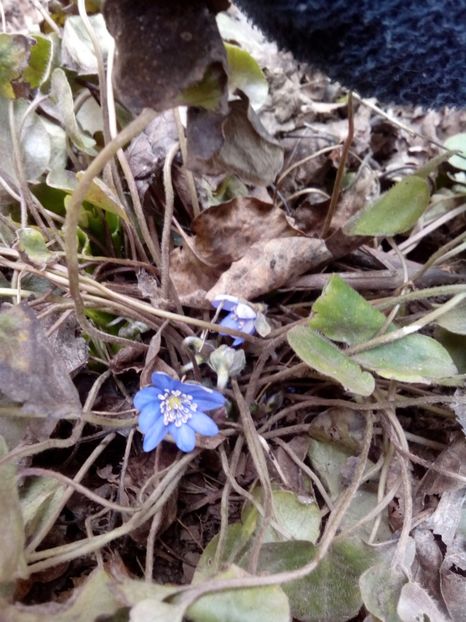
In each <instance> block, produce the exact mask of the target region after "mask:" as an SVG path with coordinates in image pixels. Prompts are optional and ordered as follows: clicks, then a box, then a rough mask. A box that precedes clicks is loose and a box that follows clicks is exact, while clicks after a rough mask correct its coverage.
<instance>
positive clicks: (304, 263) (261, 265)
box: [207, 237, 330, 300]
mask: <svg viewBox="0 0 466 622" xmlns="http://www.w3.org/2000/svg"><path fill="white" fill-rule="evenodd" d="M329 258H330V253H329V252H328V250H327V248H326V246H325V244H324V242H322V241H321V240H317V239H312V238H304V237H288V238H278V239H275V240H269V241H268V242H265V243H261V242H258V243H256V244H254V245H253V246H251V248H250V249H249V251H248V252H247V253H246V254H245V255H244V256H243V257H242V258H241V259H240V260H238V261H235V262H234V263H233V264H232V265H231V266H230V268H229V269H228V270H227V271H226V272H224V273H223V274H222V276H221V277H220V278H219V280H218V281H217V283H216V284H215V286H214V287H213V288H212V289H211V290H209V292H208V293H207V298H208V300H213V299H214V298H215V297H216V296H219V295H221V294H229V295H230V296H238V297H240V298H245V299H247V300H253V299H254V298H257V297H258V296H261V295H262V294H266V293H268V292H270V291H272V290H274V289H277V288H279V287H282V286H283V285H286V283H288V282H289V281H290V280H291V279H293V278H295V277H296V276H298V275H300V274H303V273H304V272H307V271H308V270H311V269H313V268H314V269H315V268H316V267H317V266H319V265H320V264H322V263H323V262H325V261H327V260H328V259H329Z"/></svg>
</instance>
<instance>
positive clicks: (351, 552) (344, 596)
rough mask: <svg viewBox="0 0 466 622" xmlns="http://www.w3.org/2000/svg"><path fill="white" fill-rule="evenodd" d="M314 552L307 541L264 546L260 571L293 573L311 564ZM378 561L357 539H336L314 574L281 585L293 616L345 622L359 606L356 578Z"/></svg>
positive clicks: (309, 621)
mask: <svg viewBox="0 0 466 622" xmlns="http://www.w3.org/2000/svg"><path fill="white" fill-rule="evenodd" d="M315 552H316V547H315V546H314V545H313V544H311V543H310V542H297V541H296V542H280V543H273V544H265V545H264V546H263V547H262V550H261V556H260V562H259V564H260V569H261V570H262V571H263V572H267V573H277V572H282V571H286V570H295V569H297V568H301V567H302V566H304V565H305V564H307V563H308V562H309V561H311V560H312V559H313V557H314V555H315ZM377 560H378V555H377V553H375V551H374V549H371V548H370V547H369V546H367V545H365V544H364V543H363V542H361V541H360V540H359V539H358V538H347V539H345V540H341V539H339V540H336V541H335V543H334V544H333V545H332V547H331V549H330V550H329V552H328V553H327V555H326V556H325V557H324V559H323V560H322V561H321V562H320V564H319V565H318V566H317V568H316V569H315V570H314V571H313V572H311V573H310V574H309V575H307V576H306V577H305V578H304V579H299V580H297V581H292V582H290V583H285V584H283V586H282V587H283V591H284V592H285V594H287V596H288V598H289V601H290V607H291V613H292V615H293V617H295V618H297V619H298V620H300V621H302V622H347V620H350V619H351V618H353V617H354V616H356V615H357V613H358V611H359V609H360V608H361V606H362V597H361V592H360V589H359V577H360V576H361V574H362V573H363V572H365V571H366V570H367V568H369V567H370V566H372V565H373V564H374V563H375V562H376V561H377ZM266 619H267V618H264V620H266Z"/></svg>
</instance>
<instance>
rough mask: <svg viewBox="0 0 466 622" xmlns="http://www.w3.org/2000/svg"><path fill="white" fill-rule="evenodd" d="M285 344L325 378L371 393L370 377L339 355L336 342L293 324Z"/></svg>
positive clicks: (371, 378)
mask: <svg viewBox="0 0 466 622" xmlns="http://www.w3.org/2000/svg"><path fill="white" fill-rule="evenodd" d="M287 338H288V343H289V344H290V346H291V348H292V349H293V350H294V352H295V353H296V354H297V355H298V356H299V358H300V359H301V360H302V361H304V362H305V363H307V364H308V365H309V366H310V367H312V368H313V369H315V370H317V371H318V372H319V373H321V374H323V375H324V376H328V377H329V378H333V379H334V380H337V382H339V383H340V384H341V385H343V387H344V388H345V389H346V390H347V391H350V392H351V393H355V394H356V395H364V396H367V395H371V394H372V392H373V391H374V388H375V381H374V378H373V377H372V376H371V374H369V373H368V372H365V371H362V369H361V368H360V367H359V365H358V364H357V363H356V362H355V361H353V360H352V359H350V358H349V357H348V356H346V355H345V354H343V352H341V351H340V350H339V349H338V348H337V346H336V345H334V344H333V343H332V342H331V341H328V340H327V339H326V338H325V337H323V336H322V335H320V334H319V333H318V332H316V331H314V330H312V329H311V328H307V327H306V326H295V327H294V328H292V329H291V330H290V331H289V332H288V335H287Z"/></svg>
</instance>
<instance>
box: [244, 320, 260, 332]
mask: <svg viewBox="0 0 466 622" xmlns="http://www.w3.org/2000/svg"><path fill="white" fill-rule="evenodd" d="M241 330H242V331H243V333H247V334H248V335H252V334H253V332H254V331H255V330H256V326H255V319H254V320H246V321H245V322H244V324H243V326H242V327H241Z"/></svg>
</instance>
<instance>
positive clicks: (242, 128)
mask: <svg viewBox="0 0 466 622" xmlns="http://www.w3.org/2000/svg"><path fill="white" fill-rule="evenodd" d="M229 106H230V109H229V112H228V114H226V115H225V116H223V115H221V114H218V113H215V112H210V111H207V110H201V109H200V108H197V109H196V108H191V109H190V110H189V112H188V127H187V137H188V158H187V163H186V164H187V167H188V168H189V169H191V170H192V171H193V172H195V173H199V174H204V173H205V174H208V175H219V174H221V173H235V174H236V175H238V177H240V178H241V179H243V180H244V181H247V182H249V183H252V184H257V185H259V186H268V185H270V184H271V183H272V182H273V181H274V179H275V177H276V176H277V175H278V173H279V171H280V169H281V168H282V166H283V150H282V148H281V146H280V145H279V143H278V142H277V141H275V140H274V139H273V138H272V137H271V136H270V135H269V134H268V133H267V131H266V130H265V128H264V127H263V125H262V124H261V122H260V120H259V117H258V116H257V115H256V113H255V112H254V111H253V109H252V108H251V107H250V106H249V102H248V101H247V98H244V99H237V100H235V101H232V102H230V104H229Z"/></svg>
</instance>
